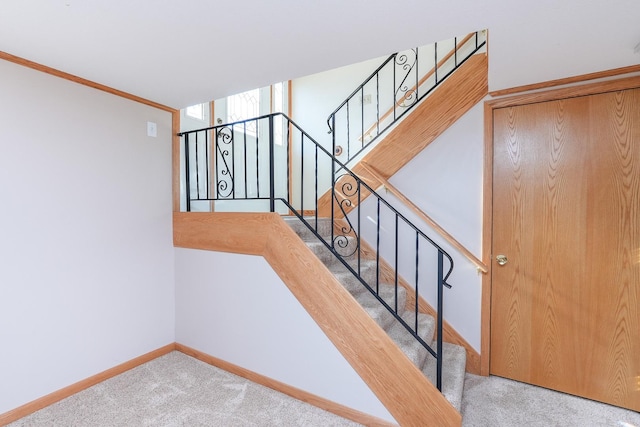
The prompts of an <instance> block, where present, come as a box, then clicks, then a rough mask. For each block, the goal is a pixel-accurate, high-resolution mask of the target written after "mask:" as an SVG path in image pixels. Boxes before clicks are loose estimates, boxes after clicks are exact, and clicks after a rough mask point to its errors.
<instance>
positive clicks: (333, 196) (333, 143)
mask: <svg viewBox="0 0 640 427" xmlns="http://www.w3.org/2000/svg"><path fill="white" fill-rule="evenodd" d="M331 129H333V132H331V225H330V227H329V228H331V248H332V249H335V247H334V245H333V221H334V220H333V217H334V215H335V212H334V210H335V203H336V200H337V199H336V158H335V155H336V115H335V114H334V115H333V116H332V117H331ZM316 216H317V212H316Z"/></svg>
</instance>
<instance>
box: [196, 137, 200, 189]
mask: <svg viewBox="0 0 640 427" xmlns="http://www.w3.org/2000/svg"><path fill="white" fill-rule="evenodd" d="M199 199H200V161H199V160H198V132H196V200H199Z"/></svg>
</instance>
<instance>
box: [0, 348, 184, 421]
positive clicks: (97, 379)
mask: <svg viewBox="0 0 640 427" xmlns="http://www.w3.org/2000/svg"><path fill="white" fill-rule="evenodd" d="M175 348H176V347H175V344H174V343H171V344H167V345H165V346H164V347H160V348H159V349H157V350H153V351H151V352H149V353H146V354H143V355H142V356H138V357H136V358H135V359H131V360H129V361H128V362H124V363H122V364H120V365H118V366H114V367H113V368H111V369H107V370H106V371H103V372H100V373H99V374H96V375H94V376H92V377H89V378H86V379H84V380H82V381H79V382H77V383H75V384H71V385H70V386H67V387H65V388H62V389H60V390H58V391H54V392H53V393H51V394H48V395H46V396H43V397H41V398H39V399H36V400H34V401H33V402H29V403H27V404H25V405H22V406H20V407H18V408H16V409H13V410H11V411H9V412H5V413H4V414H0V426H4V425H6V424H9V423H12V422H14V421H16V420H18V419H20V418H23V417H26V416H27V415H30V414H32V413H34V412H36V411H38V410H40V409H42V408H45V407H47V406H49V405H52V404H54V403H56V402H59V401H60V400H62V399H65V398H67V397H69V396H71V395H74V394H76V393H79V392H81V391H82V390H85V389H87V388H89V387H92V386H94V385H96V384H98V383H101V382H102V381H105V380H108V379H109V378H112V377H115V376H116V375H120V374H121V373H123V372H126V371H128V370H130V369H133V368H135V367H137V366H140V365H142V364H144V363H147V362H149V361H151V360H153V359H156V358H158V357H160V356H164V355H165V354H168V353H170V352H172V351H173V350H175Z"/></svg>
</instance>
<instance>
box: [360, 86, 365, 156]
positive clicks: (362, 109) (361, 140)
mask: <svg viewBox="0 0 640 427" xmlns="http://www.w3.org/2000/svg"><path fill="white" fill-rule="evenodd" d="M360 100H361V101H362V102H360V148H361V149H362V148H364V86H362V89H360Z"/></svg>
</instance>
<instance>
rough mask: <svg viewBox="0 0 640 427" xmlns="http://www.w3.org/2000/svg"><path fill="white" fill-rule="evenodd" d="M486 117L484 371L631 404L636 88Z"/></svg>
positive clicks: (635, 371) (636, 275) (636, 372)
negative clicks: (488, 291) (488, 196)
mask: <svg viewBox="0 0 640 427" xmlns="http://www.w3.org/2000/svg"><path fill="white" fill-rule="evenodd" d="M493 120H494V172H493V186H494V189H493V242H492V252H493V258H494V260H493V262H494V263H495V264H494V266H493V268H492V297H491V362H490V372H491V374H493V375H499V376H503V377H507V378H511V379H515V380H518V381H523V382H527V383H531V384H536V385H539V386H543V387H547V388H551V389H555V390H559V391H563V392H567V393H571V394H575V395H579V396H583V397H587V398H590V399H594V400H598V401H602V402H607V403H610V404H613V405H617V406H622V407H626V408H629V409H634V410H636V411H638V410H640V309H639V307H638V306H639V304H640V299H639V294H640V89H631V90H625V91H618V92H610V93H603V94H597V95H591V96H582V97H576V98H570V99H564V100H559V101H547V102H538V103H534V104H528V105H521V106H516V107H508V108H499V109H495V110H494V116H493ZM497 255H504V256H505V257H506V260H504V259H503V261H502V262H504V261H506V263H505V264H504V265H499V264H498V263H497V261H496V256H497Z"/></svg>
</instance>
